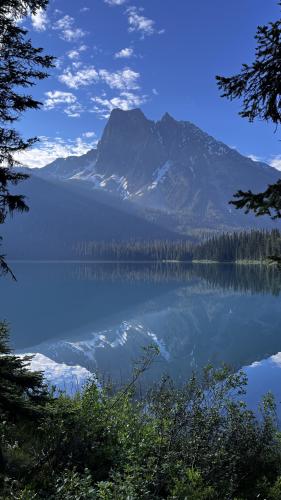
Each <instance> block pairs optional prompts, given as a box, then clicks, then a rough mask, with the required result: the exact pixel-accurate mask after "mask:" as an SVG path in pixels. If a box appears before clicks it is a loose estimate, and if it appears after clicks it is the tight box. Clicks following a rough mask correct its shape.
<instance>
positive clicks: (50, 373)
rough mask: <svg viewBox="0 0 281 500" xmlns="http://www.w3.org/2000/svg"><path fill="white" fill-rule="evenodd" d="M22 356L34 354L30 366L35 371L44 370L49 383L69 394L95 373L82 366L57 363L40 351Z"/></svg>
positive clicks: (74, 391)
mask: <svg viewBox="0 0 281 500" xmlns="http://www.w3.org/2000/svg"><path fill="white" fill-rule="evenodd" d="M21 356H33V357H32V359H31V361H30V363H29V366H30V369H31V370H33V371H42V372H43V373H44V378H45V380H46V382H47V384H48V385H50V386H55V387H56V390H57V391H65V392H66V393H67V394H69V395H73V394H75V393H76V392H77V391H79V390H80V389H81V387H82V386H83V385H84V384H85V383H86V382H87V381H88V380H93V378H94V375H93V374H92V373H91V372H89V371H88V370H87V369H86V368H83V367H82V366H79V365H75V366H69V365H67V364H65V363H57V362H56V361H53V360H52V359H50V358H48V357H47V356H45V355H44V354H40V353H35V354H34V353H27V354H24V355H21Z"/></svg>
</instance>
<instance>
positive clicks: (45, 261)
mask: <svg viewBox="0 0 281 500" xmlns="http://www.w3.org/2000/svg"><path fill="white" fill-rule="evenodd" d="M9 262H10V263H14V264H17V263H18V264H23V263H26V264H195V265H196V264H224V265H226V264H228V265H229V264H231V265H262V266H269V265H273V264H274V263H270V262H269V261H268V260H246V259H245V260H236V261H218V260H206V259H205V260H198V259H194V260H170V259H166V260H81V259H79V260H75V259H61V260H59V259H11V260H9Z"/></svg>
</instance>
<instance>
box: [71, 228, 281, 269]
mask: <svg viewBox="0 0 281 500" xmlns="http://www.w3.org/2000/svg"><path fill="white" fill-rule="evenodd" d="M73 251H74V254H75V256H77V258H79V259H83V260H84V259H86V260H87V259H88V260H97V261H124V262H130V261H135V262H140V261H144V262H149V261H158V262H159V261H181V262H183V261H185V262H192V261H194V260H210V261H216V262H237V261H243V260H244V261H245V260H248V261H261V260H264V259H266V258H267V257H269V256H273V255H281V233H280V231H279V230H277V229H274V230H271V231H254V230H253V231H243V232H233V233H223V234H221V235H219V236H218V235H216V236H212V237H209V238H208V239H207V240H205V241H202V242H201V243H194V242H192V241H190V240H178V241H170V240H164V241H163V240H152V241H139V240H137V241H132V240H130V241H111V242H104V241H102V242H98V241H80V242H77V243H76V244H75V245H74V247H73Z"/></svg>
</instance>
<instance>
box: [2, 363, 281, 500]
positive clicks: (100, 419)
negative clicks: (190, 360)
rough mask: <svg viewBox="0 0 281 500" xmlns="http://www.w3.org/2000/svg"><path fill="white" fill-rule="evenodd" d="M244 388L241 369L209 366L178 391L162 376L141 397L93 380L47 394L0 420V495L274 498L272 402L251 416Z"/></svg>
mask: <svg viewBox="0 0 281 500" xmlns="http://www.w3.org/2000/svg"><path fill="white" fill-rule="evenodd" d="M143 366H144V365H143ZM140 371H141V370H140ZM134 380H136V377H135V378H134ZM245 386H246V379H245V376H244V375H243V373H242V372H241V373H239V374H235V375H233V374H230V373H229V372H228V371H227V370H226V369H221V370H218V371H216V370H213V369H212V368H207V369H206V370H205V372H204V374H203V375H202V377H200V378H197V377H196V376H193V377H192V378H191V379H190V380H189V381H188V382H187V383H186V385H185V386H184V387H182V388H180V389H179V388H177V387H175V386H174V385H173V382H172V381H171V380H170V379H169V378H163V380H162V381H161V383H159V384H158V385H157V386H155V387H154V388H153V389H151V390H150V391H149V392H148V394H147V395H146V396H145V397H143V398H140V397H138V398H136V397H135V394H134V384H133V383H132V384H130V385H129V386H127V387H126V388H125V389H124V390H120V391H113V390H112V388H109V387H108V388H105V389H103V390H100V389H98V388H97V386H96V385H95V384H94V383H92V382H91V381H89V383H88V384H87V385H86V387H85V388H84V390H83V391H81V392H80V393H77V394H76V396H75V397H73V398H70V397H68V396H67V395H66V394H60V395H59V397H56V398H55V397H52V396H50V398H49V400H47V401H46V402H45V408H44V415H43V416H42V417H41V418H39V420H37V421H35V420H33V421H26V420H20V421H19V422H15V421H11V419H6V420H3V419H2V421H1V424H0V430H1V432H0V436H1V441H2V449H3V457H4V464H3V466H2V471H1V496H0V498H3V499H4V498H5V499H12V498H13V499H26V500H27V499H28V500H31V499H61V500H62V499H64V500H65V499H75V500H76V499H100V500H101V499H121V500H122V499H124V500H125V499H172V498H174V499H185V498H187V499H197V500H203V499H251V498H267V499H277V498H280V495H281V443H280V436H279V433H278V432H277V426H276V421H275V411H274V410H275V409H274V402H273V400H272V398H271V397H270V396H267V398H265V400H264V402H263V404H262V408H261V413H260V418H256V417H255V416H254V414H253V413H252V412H251V411H249V410H248V409H247V407H246V405H245V403H244V402H243V395H244V392H245Z"/></svg>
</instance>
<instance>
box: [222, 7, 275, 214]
mask: <svg viewBox="0 0 281 500" xmlns="http://www.w3.org/2000/svg"><path fill="white" fill-rule="evenodd" d="M278 5H279V6H281V2H278ZM256 40H257V47H256V54H255V60H254V62H253V63H252V64H250V65H248V64H243V66H242V70H241V72H240V73H239V74H237V75H234V76H231V77H223V76H217V77H216V78H217V81H218V86H219V88H220V89H221V90H222V91H223V93H222V97H226V98H228V99H231V100H232V99H237V98H238V99H239V98H242V100H243V104H242V111H241V112H240V115H241V116H242V117H243V118H247V119H248V120H250V121H251V122H253V121H254V120H255V119H258V118H259V119H262V120H265V121H271V122H272V123H274V124H275V125H276V126H278V125H279V124H280V123H281V78H280V75H281V19H278V20H277V21H275V22H271V23H269V24H268V25H265V26H258V28H257V34H256ZM234 197H235V198H236V200H233V201H231V202H230V203H231V204H233V205H235V207H236V208H238V209H240V208H244V209H245V211H246V213H248V212H249V211H253V212H254V213H255V214H256V215H257V216H260V215H269V216H270V217H271V218H272V219H277V218H281V180H278V181H277V182H276V183H275V184H271V185H269V186H268V187H267V189H266V190H265V191H264V192H261V193H257V194H254V193H253V192H252V191H251V190H249V191H242V190H239V191H238V192H237V193H236V194H235V195H234Z"/></svg>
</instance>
